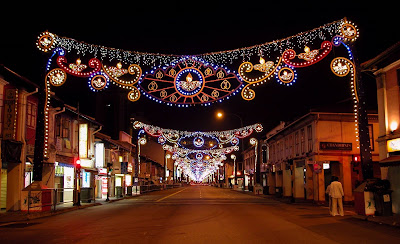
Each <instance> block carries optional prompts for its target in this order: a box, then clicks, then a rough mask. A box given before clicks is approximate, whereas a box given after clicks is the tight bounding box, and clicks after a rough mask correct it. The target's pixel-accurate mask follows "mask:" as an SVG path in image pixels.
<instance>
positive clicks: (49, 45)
mask: <svg viewBox="0 0 400 244" xmlns="http://www.w3.org/2000/svg"><path fill="white" fill-rule="evenodd" d="M54 39H55V37H54V34H52V33H50V32H47V31H46V32H43V33H41V34H40V35H39V37H38V40H37V42H36V46H37V48H38V49H39V50H40V51H42V52H48V51H50V50H52V49H53V48H54V47H55V40H54Z"/></svg>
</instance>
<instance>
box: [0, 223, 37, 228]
mask: <svg viewBox="0 0 400 244" xmlns="http://www.w3.org/2000/svg"><path fill="white" fill-rule="evenodd" d="M37 224H39V223H25V222H24V223H15V222H12V223H9V224H2V225H0V228H17V229H21V228H26V227H29V226H32V225H37Z"/></svg>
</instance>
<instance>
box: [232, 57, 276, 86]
mask: <svg viewBox="0 0 400 244" xmlns="http://www.w3.org/2000/svg"><path fill="white" fill-rule="evenodd" d="M263 60H264V59H262V58H260V64H256V65H254V66H253V64H252V63H251V62H244V63H242V64H241V65H240V66H239V76H240V77H241V78H242V79H243V80H244V81H245V82H247V83H250V84H253V83H258V82H261V81H263V80H265V79H267V78H269V77H271V75H272V74H274V72H275V70H276V68H277V67H278V65H279V64H280V63H281V60H282V59H281V58H279V59H278V61H277V63H276V64H275V65H274V63H273V62H272V61H268V62H265V60H264V61H263ZM253 67H254V70H258V71H260V72H262V73H263V74H261V75H259V74H258V76H256V77H255V78H250V77H249V75H248V73H250V72H252V71H253Z"/></svg>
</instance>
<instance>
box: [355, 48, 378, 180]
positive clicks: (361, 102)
mask: <svg viewBox="0 0 400 244" xmlns="http://www.w3.org/2000/svg"><path fill="white" fill-rule="evenodd" d="M351 50H352V53H353V59H354V66H355V67H354V69H355V76H354V83H355V84H356V86H357V91H356V92H357V95H358V104H357V105H358V106H357V108H358V111H357V114H358V118H357V119H358V135H359V143H360V156H361V168H362V177H363V179H364V180H367V179H371V178H373V171H372V154H371V145H370V135H369V127H368V114H367V108H366V97H365V90H364V84H363V82H362V74H361V68H360V63H359V61H358V57H357V55H356V52H355V48H354V46H351Z"/></svg>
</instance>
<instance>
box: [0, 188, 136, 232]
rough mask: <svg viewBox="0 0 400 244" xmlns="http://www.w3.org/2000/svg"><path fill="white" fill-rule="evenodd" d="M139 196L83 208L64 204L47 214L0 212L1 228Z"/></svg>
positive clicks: (103, 200) (111, 200)
mask: <svg viewBox="0 0 400 244" xmlns="http://www.w3.org/2000/svg"><path fill="white" fill-rule="evenodd" d="M137 196H140V195H134V196H126V197H121V198H116V197H110V201H108V202H107V201H106V199H96V201H95V202H92V203H81V206H73V203H63V204H59V205H57V207H56V210H55V211H54V210H51V211H46V212H30V213H29V214H28V213H27V212H22V211H16V212H0V226H4V225H9V224H12V223H16V222H23V221H28V220H31V219H37V218H43V217H48V216H53V215H58V214H62V213H66V212H70V211H74V210H78V209H84V208H88V207H93V206H99V205H103V204H109V203H112V202H116V201H120V200H123V199H129V198H133V197H137ZM52 209H53V208H52Z"/></svg>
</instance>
